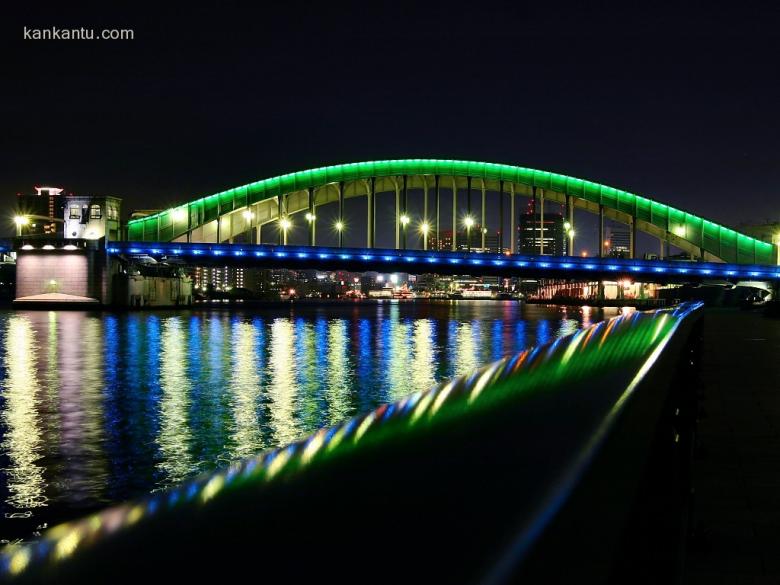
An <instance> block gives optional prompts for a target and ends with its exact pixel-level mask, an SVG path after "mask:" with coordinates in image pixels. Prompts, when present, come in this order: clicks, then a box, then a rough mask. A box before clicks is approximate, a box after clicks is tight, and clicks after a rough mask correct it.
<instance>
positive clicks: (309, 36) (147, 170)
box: [0, 2, 780, 234]
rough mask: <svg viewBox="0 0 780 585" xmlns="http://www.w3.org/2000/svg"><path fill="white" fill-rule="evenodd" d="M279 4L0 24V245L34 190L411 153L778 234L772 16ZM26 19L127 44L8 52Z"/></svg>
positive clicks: (129, 186) (153, 199)
mask: <svg viewBox="0 0 780 585" xmlns="http://www.w3.org/2000/svg"><path fill="white" fill-rule="evenodd" d="M276 4H277V7H276V8H267V7H265V8H264V9H263V11H262V12H255V13H252V12H249V11H245V10H243V9H241V8H238V7H237V6H236V5H234V4H231V3H229V2H219V3H198V7H195V3H192V5H190V6H189V7H180V8H167V7H163V6H162V3H160V5H159V6H157V7H155V9H154V10H153V11H152V10H150V11H148V12H145V13H144V12H142V11H141V10H139V9H135V12H131V11H124V12H123V11H121V10H115V11H113V13H111V14H109V13H107V12H106V8H105V7H101V5H96V7H95V9H94V10H83V11H80V12H79V13H76V12H73V10H72V8H71V6H70V3H60V4H59V5H58V6H59V7H58V8H55V9H51V8H47V9H44V8H42V7H41V5H40V4H38V3H35V4H34V6H35V8H36V9H33V8H30V9H29V10H28V11H27V12H26V13H25V12H24V10H25V9H24V8H23V7H17V8H16V9H15V10H16V11H17V13H16V14H11V15H9V14H4V15H3V16H4V17H3V18H2V19H0V20H2V21H3V23H2V29H1V30H2V47H1V48H2V55H3V59H2V91H1V92H0V106H1V107H2V110H1V111H2V132H0V153H1V154H2V158H1V160H2V163H0V204H1V205H2V209H5V210H6V211H5V212H3V215H5V216H7V219H4V220H3V221H2V222H0V234H3V233H5V234H10V233H11V232H12V230H13V225H12V223H11V222H10V217H11V215H12V212H13V206H14V197H15V195H16V193H19V192H25V193H26V192H31V191H32V187H33V186H34V185H36V184H38V185H40V184H54V185H59V186H63V187H65V188H66V189H67V190H68V191H70V192H74V193H91V194H96V195H101V194H112V195H118V196H121V197H123V198H124V201H125V210H126V211H127V210H129V209H137V208H148V207H155V208H159V207H163V206H165V207H167V206H168V205H169V204H172V203H174V202H177V201H185V200H187V199H190V198H193V197H196V196H201V195H206V194H210V193H212V192H216V191H218V190H221V189H224V188H228V187H232V186H236V185H239V184H243V183H246V182H250V181H254V180H258V179H263V178H266V177H268V176H272V175H275V174H279V173H284V172H289V171H295V170H303V169H306V168H310V167H315V166H323V165H326V164H332V163H340V162H352V161H361V160H372V159H380V158H407V157H431V158H461V159H473V160H485V161H491V162H504V163H510V164H518V165H522V166H528V167H535V168H540V169H545V170H551V171H556V172H561V173H565V174H570V175H574V176H578V177H583V178H587V179H591V180H594V181H598V182H602V183H606V184H608V185H612V186H615V187H620V188H624V189H627V190H629V191H632V192H636V193H640V194H643V195H646V196H648V197H652V198H656V199H659V200H661V201H664V202H666V203H670V204H673V205H675V206H678V207H681V208H683V209H687V210H690V211H693V212H696V213H699V214H701V215H704V216H706V217H709V218H712V219H714V220H716V221H720V222H724V223H727V224H732V225H736V224H738V223H739V222H740V221H763V220H766V219H772V220H780V198H779V197H778V195H777V191H778V185H779V184H780V164H778V163H780V149H779V148H778V132H779V131H780V120H779V118H778V113H777V112H778V106H779V105H780V99H779V98H780V71H779V70H780V59H778V54H779V53H780V52H779V51H778V48H780V43H778V34H779V33H778V31H780V28H779V27H778V22H780V19H778V14H777V9H774V10H773V11H772V12H767V11H766V10H764V9H758V8H753V9H750V10H748V9H747V8H745V5H744V4H738V3H733V4H731V6H732V8H731V9H714V8H711V7H701V8H698V7H696V6H695V5H690V4H689V5H685V7H684V8H678V9H675V10H674V11H673V12H667V13H661V12H653V11H650V10H648V11H647V12H644V13H637V12H635V11H634V9H630V10H629V9H626V8H617V9H616V8H615V7H606V6H604V7H602V8H598V9H592V8H587V9H586V8H580V9H574V10H573V9H571V8H566V9H564V8H560V9H559V10H557V11H555V10H549V9H544V11H542V10H541V9H537V8H533V9H530V8H523V7H521V6H520V5H519V3H514V2H512V3H507V4H505V5H498V4H487V3H474V4H473V5H471V6H470V7H469V8H468V9H462V8H461V7H460V5H459V4H457V3H427V4H426V6H425V8H420V7H415V8H411V7H409V8H404V7H401V5H400V4H399V3H387V4H381V3H367V2H365V3H361V4H339V3H331V2H328V3H321V4H322V7H320V8H312V7H311V6H309V5H307V4H296V3H294V2H282V3H276ZM369 4H370V7H369ZM539 4H540V5H541V4H548V3H539ZM627 4H628V3H627ZM255 6H260V4H259V3H256V4H255ZM279 6H281V8H280V7H279ZM737 7H740V8H739V10H740V11H739V12H738V11H737ZM4 10H5V9H4ZM25 25H26V26H28V27H31V28H36V27H37V28H43V27H50V26H57V27H63V28H67V27H79V26H84V27H109V28H132V29H134V33H135V39H134V40H132V41H31V40H23V38H22V37H23V27H24V26H25Z"/></svg>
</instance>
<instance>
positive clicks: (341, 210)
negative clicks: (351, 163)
mask: <svg viewBox="0 0 780 585" xmlns="http://www.w3.org/2000/svg"><path fill="white" fill-rule="evenodd" d="M339 226H340V229H339V230H337V231H338V233H339V248H341V247H343V246H344V181H341V182H339Z"/></svg>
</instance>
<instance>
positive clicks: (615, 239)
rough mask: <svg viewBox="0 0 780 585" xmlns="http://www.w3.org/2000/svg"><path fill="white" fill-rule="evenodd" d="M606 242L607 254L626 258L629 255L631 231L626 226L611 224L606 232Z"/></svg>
mask: <svg viewBox="0 0 780 585" xmlns="http://www.w3.org/2000/svg"><path fill="white" fill-rule="evenodd" d="M607 242H609V243H607ZM607 242H605V247H606V249H607V255H608V256H612V257H614V258H628V257H629V256H630V255H631V232H629V230H628V228H622V227H616V226H611V227H610V228H609V232H608V234H607Z"/></svg>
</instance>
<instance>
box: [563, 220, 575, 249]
mask: <svg viewBox="0 0 780 585" xmlns="http://www.w3.org/2000/svg"><path fill="white" fill-rule="evenodd" d="M563 229H564V230H565V231H566V235H567V236H569V254H568V255H569V256H571V255H573V253H574V226H572V225H571V222H568V221H565V222H563Z"/></svg>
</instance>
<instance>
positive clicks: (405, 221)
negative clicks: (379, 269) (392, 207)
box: [401, 213, 409, 250]
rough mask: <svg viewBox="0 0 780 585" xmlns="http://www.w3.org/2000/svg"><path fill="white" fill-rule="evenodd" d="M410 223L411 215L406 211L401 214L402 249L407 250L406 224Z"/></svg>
mask: <svg viewBox="0 0 780 585" xmlns="http://www.w3.org/2000/svg"><path fill="white" fill-rule="evenodd" d="M407 225H409V216H408V215H406V214H405V213H404V214H403V215H402V216H401V228H402V230H403V232H402V234H403V237H402V239H401V249H402V250H406V226H407Z"/></svg>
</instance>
